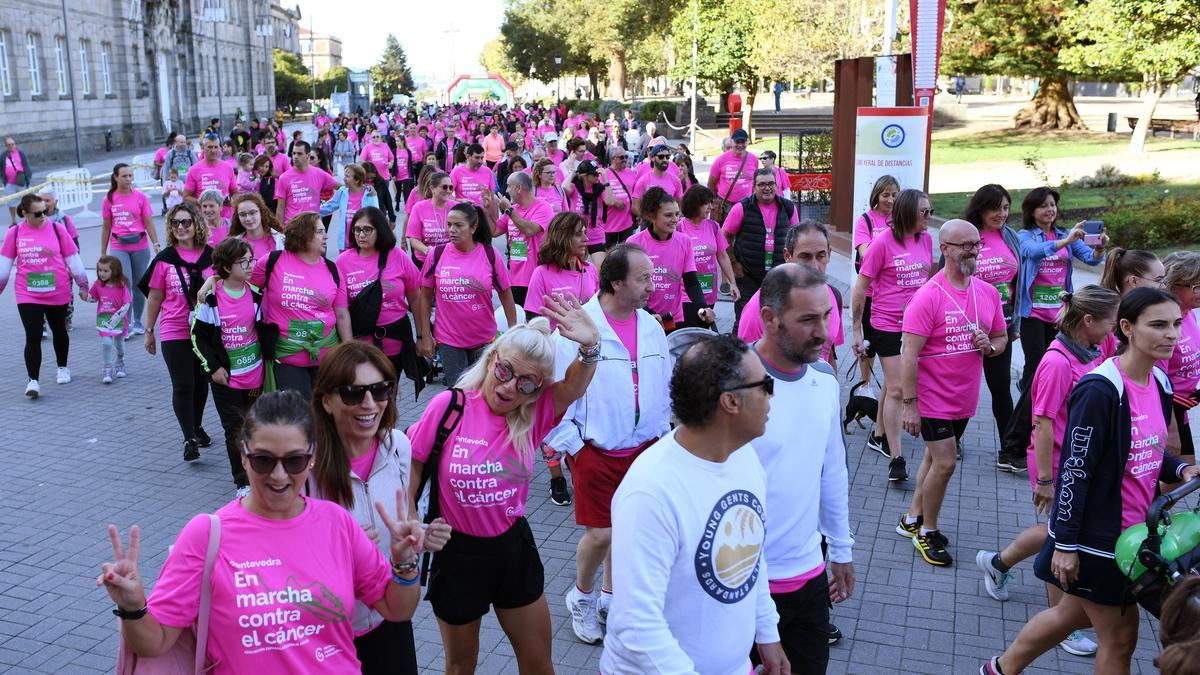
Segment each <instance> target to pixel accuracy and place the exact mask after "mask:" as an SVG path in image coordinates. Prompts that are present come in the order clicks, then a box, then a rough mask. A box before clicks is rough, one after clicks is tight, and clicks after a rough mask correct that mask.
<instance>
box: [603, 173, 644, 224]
mask: <svg viewBox="0 0 1200 675" xmlns="http://www.w3.org/2000/svg"><path fill="white" fill-rule="evenodd" d="M604 181H605V184H606V185H608V194H609V195H610V196H611V197H612V198H613V199H618V200H620V201H622V202H624V203H625V206H624V208H620V207H616V206H610V207H608V209H607V210H606V211H605V213H604V231H605V232H624V231H625V230H628V229H629V228H631V227H633V209H631V208H629V206H630V199H632V196H631V195H630V194H629V191H630V190H632V189H633V187H634V185H636V184H637V177H636V176H634V175H633V172H632V171H630V170H629V169H625V170H624V171H620V172H617V171H613V170H612V169H605V170H604Z"/></svg>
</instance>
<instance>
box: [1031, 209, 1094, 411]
mask: <svg viewBox="0 0 1200 675" xmlns="http://www.w3.org/2000/svg"><path fill="white" fill-rule="evenodd" d="M1058 202H1059V194H1058V191H1057V190H1055V189H1053V188H1048V187H1040V188H1036V189H1034V190H1031V191H1030V192H1029V194H1027V195H1025V199H1024V201H1022V202H1021V231H1020V232H1018V233H1017V239H1018V240H1019V242H1020V245H1021V273H1020V274H1019V275H1018V279H1019V280H1020V286H1019V287H1018V288H1017V316H1019V317H1020V322H1021V329H1020V334H1021V350H1022V351H1023V352H1024V353H1025V370H1024V372H1023V373H1022V374H1021V390H1022V391H1024V389H1025V388H1026V387H1028V386H1029V380H1030V379H1031V378H1032V377H1033V373H1034V372H1036V371H1037V367H1038V364H1039V363H1041V361H1042V354H1045V353H1046V347H1047V346H1048V345H1049V344H1050V341H1051V340H1053V339H1054V336H1055V335H1056V334H1057V333H1058V329H1057V328H1056V327H1055V325H1054V321H1055V317H1056V316H1058V311H1059V309H1060V308H1061V307H1062V300H1060V299H1059V293H1061V292H1063V291H1067V292H1068V293H1070V292H1072V291H1073V290H1074V288H1073V286H1072V284H1071V258H1072V257H1074V258H1078V259H1079V260H1082V261H1083V262H1085V263H1087V264H1088V265H1092V266H1093V267H1094V266H1096V265H1099V264H1101V263H1103V262H1104V249H1105V247H1106V246H1107V245H1108V236H1107V235H1101V237H1100V244H1099V245H1098V246H1095V247H1091V246H1087V245H1086V244H1084V243H1083V234H1084V233H1083V223H1076V224H1075V227H1072V228H1071V229H1069V230H1068V229H1065V228H1061V227H1057V226H1056V225H1055V223H1056V221H1057V220H1058Z"/></svg>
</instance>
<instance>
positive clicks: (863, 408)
mask: <svg viewBox="0 0 1200 675" xmlns="http://www.w3.org/2000/svg"><path fill="white" fill-rule="evenodd" d="M867 384H868V383H866V382H859V383H858V384H856V385H854V386H853V387H850V400H849V401H847V402H846V416H845V417H844V418H843V419H842V431H843V432H844V433H846V434H849V433H850V423H851V422H856V423H857V424H858V427H859V428H860V429H866V428H867V427H866V425H865V424H863V422H862V420H863V418H864V417H865V418H868V419H870V420H871V421H872V422H874V421H875V418H876V417H877V416H878V415H879V394H878V391H877V390H876V389H875V388H874V387H870V386H867ZM864 387H865V388H866V389H865V391H862V392H859V389H863V388H864Z"/></svg>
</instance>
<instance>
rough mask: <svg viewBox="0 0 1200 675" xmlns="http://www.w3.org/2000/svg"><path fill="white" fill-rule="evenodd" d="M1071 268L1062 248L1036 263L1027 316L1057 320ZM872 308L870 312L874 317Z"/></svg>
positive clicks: (1068, 252) (1069, 260)
mask: <svg viewBox="0 0 1200 675" xmlns="http://www.w3.org/2000/svg"><path fill="white" fill-rule="evenodd" d="M1070 266H1071V250H1070V249H1069V248H1062V249H1059V250H1057V251H1055V252H1054V253H1051V254H1050V255H1048V256H1046V257H1045V258H1042V261H1041V262H1040V263H1038V269H1037V274H1036V275H1034V277H1033V286H1031V287H1030V289H1029V297H1030V300H1031V301H1032V303H1033V304H1032V310H1031V311H1030V312H1029V316H1030V317H1032V318H1034V319H1040V320H1042V321H1046V322H1048V323H1054V322H1055V321H1057V320H1058V310H1059V309H1060V308H1061V307H1062V300H1060V299H1059V297H1058V294H1059V293H1062V292H1063V291H1065V290H1066V289H1067V273H1068V271H1069V270H1068V268H1069V267H1070ZM874 311H875V309H874V306H872V309H871V312H872V315H871V316H874Z"/></svg>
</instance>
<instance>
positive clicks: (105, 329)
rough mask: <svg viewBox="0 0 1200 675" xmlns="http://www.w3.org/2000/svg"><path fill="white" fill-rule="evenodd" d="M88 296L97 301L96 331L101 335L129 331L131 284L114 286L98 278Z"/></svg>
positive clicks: (116, 334) (115, 334)
mask: <svg viewBox="0 0 1200 675" xmlns="http://www.w3.org/2000/svg"><path fill="white" fill-rule="evenodd" d="M88 296H89V297H91V299H92V301H93V302H95V303H96V332H97V333H99V334H100V336H101V337H117V336H123V335H125V334H126V333H127V332H128V331H129V315H128V312H129V303H130V302H132V301H133V294H132V293H131V292H130V290H129V286H125V285H121V286H113V285H110V284H106V283H103V282H101V281H100V280H99V279H97V280H96V281H95V282H93V283H92V287H91V288H90V289H88ZM122 309H124V312H122ZM118 314H120V316H118Z"/></svg>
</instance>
